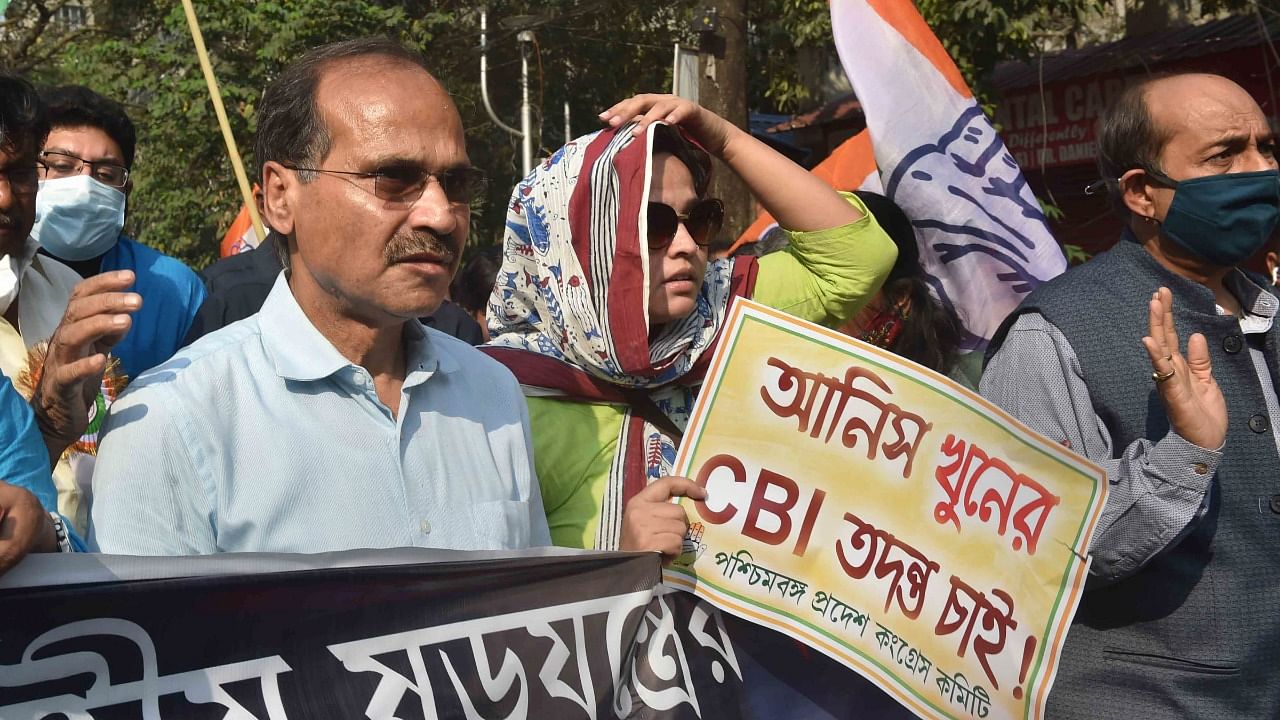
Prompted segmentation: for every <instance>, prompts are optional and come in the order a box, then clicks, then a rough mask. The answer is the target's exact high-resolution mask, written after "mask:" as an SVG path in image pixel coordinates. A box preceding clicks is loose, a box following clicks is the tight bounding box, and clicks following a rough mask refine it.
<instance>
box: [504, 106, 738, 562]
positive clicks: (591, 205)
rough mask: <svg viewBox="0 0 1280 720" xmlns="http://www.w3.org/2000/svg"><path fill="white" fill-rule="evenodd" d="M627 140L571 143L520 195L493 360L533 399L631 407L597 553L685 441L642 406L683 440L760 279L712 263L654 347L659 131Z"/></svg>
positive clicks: (511, 223)
mask: <svg viewBox="0 0 1280 720" xmlns="http://www.w3.org/2000/svg"><path fill="white" fill-rule="evenodd" d="M631 127H632V126H630V125H627V126H623V127H621V128H617V129H611V130H602V131H600V132H597V133H593V134H591V135H587V136H585V137H581V138H578V139H576V140H574V141H572V142H570V143H569V144H568V145H566V146H564V147H563V148H561V149H560V150H558V151H557V152H556V153H555V154H554V155H552V156H551V157H550V158H548V159H547V160H545V161H544V162H542V163H541V164H540V165H539V166H537V167H536V168H534V170H533V171H532V172H531V173H529V175H528V177H526V178H525V179H524V180H522V181H521V182H520V184H519V185H517V186H516V188H515V191H514V192H513V193H512V195H511V203H510V205H509V206H508V212H507V229H506V235H505V238H504V242H503V262H502V268H501V269H500V270H499V271H498V277H497V281H496V283H495V285H494V289H493V295H492V296H491V297H490V298H489V330H490V334H491V336H492V338H493V339H492V340H491V341H490V343H489V344H488V345H487V346H485V348H484V350H485V352H487V353H488V354H489V355H490V356H492V357H494V358H496V359H497V360H499V361H500V362H502V363H503V364H504V365H506V366H507V368H509V369H510V370H511V371H512V373H514V374H515V376H516V378H518V379H519V380H520V383H521V384H522V385H523V386H525V388H526V392H527V393H529V394H537V395H553V396H556V397H560V398H564V399H568V400H577V401H585V402H610V403H619V404H626V405H627V406H628V411H627V414H626V417H625V419H624V421H623V423H622V429H621V433H620V435H619V438H618V452H617V453H616V454H615V456H614V458H613V463H612V466H611V468H610V471H609V481H608V485H607V487H606V488H605V492H604V494H603V498H602V500H601V513H600V523H599V530H598V531H597V536H596V547H597V548H600V549H616V548H617V546H618V540H619V536H620V534H621V530H622V509H623V506H624V504H625V503H626V501H627V500H629V499H630V498H631V497H632V496H634V495H635V494H636V493H637V492H639V491H640V490H641V489H643V488H644V487H645V486H646V485H647V484H648V483H650V482H653V481H654V480H656V479H658V478H659V477H662V476H663V475H667V474H670V471H671V467H672V463H673V462H674V461H675V455H676V442H677V438H675V437H672V435H673V434H672V433H669V432H666V431H664V430H663V429H661V428H660V427H658V426H656V425H655V424H654V423H653V422H650V421H649V420H647V419H646V418H645V417H644V415H646V414H647V413H646V412H645V411H644V409H643V408H640V407H639V405H638V403H637V402H636V400H637V393H643V395H644V396H647V397H648V398H649V399H650V400H651V401H652V403H653V405H656V407H657V409H659V410H660V411H661V412H662V413H663V414H664V415H666V417H667V418H668V419H670V421H671V423H672V424H674V426H675V427H676V428H678V429H680V430H681V431H683V429H684V427H685V425H686V423H687V422H688V419H689V413H690V411H691V409H692V406H693V399H694V397H695V394H696V393H697V390H698V387H699V386H700V385H701V383H702V380H703V377H704V375H705V373H706V368H707V365H708V364H709V362H710V358H711V354H712V352H711V351H712V350H713V349H714V347H715V343H716V341H717V340H718V339H719V336H720V330H721V328H722V327H723V325H724V319H725V316H726V314H727V311H728V307H729V302H730V301H731V300H732V298H733V297H734V296H736V295H744V296H748V297H749V296H750V294H751V291H752V288H753V286H754V283H755V271H756V264H755V258H737V259H735V260H718V261H715V262H712V263H709V264H708V266H707V272H706V279H705V280H704V281H703V284H702V290H701V292H700V294H699V295H698V299H697V306H696V308H695V310H694V311H693V312H692V313H690V314H689V316H687V317H685V318H683V319H681V320H677V321H674V322H671V323H669V324H667V325H666V326H664V327H662V328H661V330H660V331H659V332H658V333H656V334H655V336H654V337H653V338H650V337H649V262H648V252H649V250H648V248H649V246H648V241H647V237H648V230H647V227H646V225H647V220H646V218H647V213H646V209H647V205H648V202H649V182H650V178H651V177H652V173H653V132H652V126H650V131H649V132H646V133H645V134H644V136H643V137H635V136H633V135H632V134H631ZM644 404H647V403H644ZM648 415H649V417H653V415H652V414H651V413H649V414H648ZM663 424H665V423H663ZM534 431H535V432H537V431H538V428H534Z"/></svg>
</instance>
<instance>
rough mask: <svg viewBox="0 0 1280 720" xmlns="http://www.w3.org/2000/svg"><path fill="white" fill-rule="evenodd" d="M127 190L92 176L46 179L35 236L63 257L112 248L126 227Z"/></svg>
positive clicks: (88, 255) (85, 256) (49, 250)
mask: <svg viewBox="0 0 1280 720" xmlns="http://www.w3.org/2000/svg"><path fill="white" fill-rule="evenodd" d="M124 201H125V196H124V193H123V192H120V191H119V190H117V189H115V188H113V187H109V186H107V185H103V184H102V183H101V182H98V181H97V180H95V179H93V178H92V177H89V176H88V175H76V176H73V177H67V178H57V179H54V180H45V181H43V182H41V183H40V190H39V191H38V192H37V193H36V224H35V226H34V227H33V228H31V237H33V238H35V240H36V241H37V242H39V243H40V247H42V248H44V250H45V252H47V253H49V254H50V255H53V256H54V257H56V258H58V259H60V260H71V261H76V260H89V259H91V258H95V257H98V256H99V255H101V254H103V253H105V252H106V251H108V250H110V249H111V247H112V246H113V245H115V244H116V241H117V240H118V239H119V238H120V230H121V229H123V228H124Z"/></svg>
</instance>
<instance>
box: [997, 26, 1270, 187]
mask: <svg viewBox="0 0 1280 720" xmlns="http://www.w3.org/2000/svg"><path fill="white" fill-rule="evenodd" d="M1266 52H1267V49H1266V47H1265V46H1255V47H1246V48H1237V49H1234V50H1228V51H1226V52H1221V53H1216V54H1212V55H1204V56H1201V57H1196V58H1188V59H1182V60H1179V61H1177V62H1173V63H1163V64H1162V63H1159V62H1158V61H1155V59H1153V62H1152V64H1151V65H1150V66H1148V67H1146V68H1144V67H1134V68H1128V69H1126V70H1122V71H1120V70H1117V71H1112V72H1104V73H1094V74H1090V75H1084V76H1081V77H1075V78H1071V79H1068V80H1063V81H1061V82H1055V83H1050V84H1046V85H1045V86H1044V92H1043V93H1041V92H1040V88H1038V87H1037V86H1034V85H1032V86H1030V87H1020V88H1014V89H1011V90H1009V91H1007V92H1006V93H1005V94H1004V97H1003V99H1002V100H1001V101H1000V103H999V105H998V107H997V111H996V121H997V122H998V123H999V124H1000V127H1001V134H1002V135H1003V137H1004V141H1005V145H1007V146H1008V147H1009V150H1010V152H1012V153H1013V156H1014V158H1015V159H1016V160H1017V161H1018V164H1019V165H1021V166H1022V169H1024V170H1033V169H1036V168H1044V167H1057V166H1063V165H1074V164H1077V163H1092V162H1094V159H1095V158H1096V157H1097V154H1098V147H1097V136H1096V127H1097V122H1098V116H1099V115H1101V113H1102V110H1103V108H1105V107H1107V106H1108V105H1109V104H1110V103H1111V102H1112V101H1113V100H1114V99H1115V98H1116V96H1117V95H1119V94H1120V92H1121V91H1122V90H1123V89H1124V88H1125V86H1126V85H1127V84H1129V83H1132V82H1136V81H1139V80H1141V79H1142V78H1144V77H1147V76H1148V74H1149V73H1155V72H1180V71H1198V72H1211V73H1217V74H1220V75H1225V76H1226V77H1229V78H1231V79H1232V80H1235V81H1236V82H1238V83H1240V85H1241V86H1243V87H1244V89H1245V90H1247V91H1249V93H1250V94H1251V95H1253V97H1254V99H1256V100H1257V101H1258V104H1259V105H1261V106H1262V109H1263V111H1264V112H1266V113H1267V114H1268V115H1272V116H1274V115H1275V114H1276V113H1275V100H1274V96H1275V88H1274V87H1273V86H1271V85H1269V84H1268V82H1267V77H1266V73H1265V71H1264V63H1266V62H1268V61H1269V60H1271V58H1267V57H1266V56H1265V55H1264V54H1263V53H1266ZM1277 80H1280V78H1277Z"/></svg>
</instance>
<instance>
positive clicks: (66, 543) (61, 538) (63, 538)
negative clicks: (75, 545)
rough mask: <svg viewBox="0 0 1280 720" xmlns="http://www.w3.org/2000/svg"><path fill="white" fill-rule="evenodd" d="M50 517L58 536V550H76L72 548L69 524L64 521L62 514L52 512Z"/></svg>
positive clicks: (66, 551)
mask: <svg viewBox="0 0 1280 720" xmlns="http://www.w3.org/2000/svg"><path fill="white" fill-rule="evenodd" d="M49 519H50V520H52V521H53V532H54V534H56V535H57V536H58V552H64V553H69V552H74V550H72V549H71V535H70V534H68V533H67V524H66V523H65V522H63V521H62V516H61V515H59V514H58V513H53V512H51V513H49Z"/></svg>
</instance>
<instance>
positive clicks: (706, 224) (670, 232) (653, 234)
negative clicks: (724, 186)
mask: <svg viewBox="0 0 1280 720" xmlns="http://www.w3.org/2000/svg"><path fill="white" fill-rule="evenodd" d="M723 222H724V203H722V202H720V201H719V200H716V199H715V198H707V199H706V200H699V201H698V204H697V205H694V206H693V209H692V210H690V211H689V214H687V215H681V214H680V213H678V212H676V210H675V208H673V207H671V206H670V205H668V204H666V203H657V202H651V203H649V249H650V250H662V249H665V248H666V247H667V246H668V245H670V244H671V241H672V240H675V238H676V231H677V230H679V229H680V225H681V224H682V223H683V224H684V229H685V230H687V231H688V232H689V236H690V237H692V238H693V241H694V242H695V243H697V245H698V247H707V246H708V245H710V244H711V239H712V238H714V237H715V236H716V233H717V232H719V231H720V225H721V223H723Z"/></svg>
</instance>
